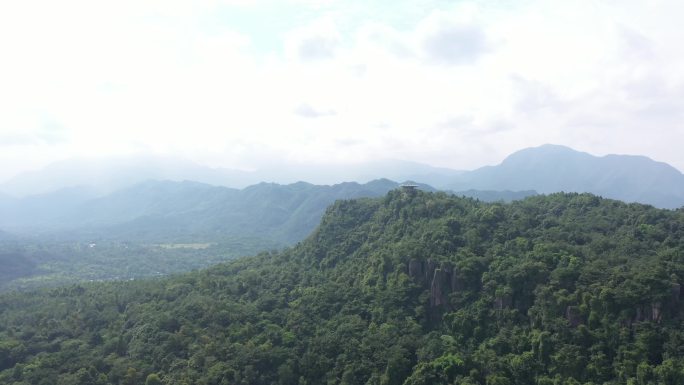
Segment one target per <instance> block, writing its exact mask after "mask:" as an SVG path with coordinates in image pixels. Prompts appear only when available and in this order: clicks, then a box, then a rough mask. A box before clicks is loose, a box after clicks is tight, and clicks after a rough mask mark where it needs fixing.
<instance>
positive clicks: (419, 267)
mask: <svg viewBox="0 0 684 385" xmlns="http://www.w3.org/2000/svg"><path fill="white" fill-rule="evenodd" d="M408 275H409V277H411V278H412V279H413V280H415V281H417V282H424V277H425V276H424V274H423V262H421V261H419V260H416V259H412V260H410V261H409V264H408Z"/></svg>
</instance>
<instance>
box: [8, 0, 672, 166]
mask: <svg viewBox="0 0 684 385" xmlns="http://www.w3.org/2000/svg"><path fill="white" fill-rule="evenodd" d="M279 4H282V3H279ZM289 4H290V5H288V6H289V7H295V8H292V9H293V13H295V14H297V15H298V17H299V15H301V20H302V23H303V24H301V25H298V26H297V27H296V28H290V30H289V32H285V33H279V32H273V31H276V30H278V29H277V28H275V27H277V26H275V27H274V29H273V31H271V30H268V31H270V32H268V33H269V35H268V36H261V35H259V36H257V35H255V32H254V31H252V30H245V29H244V28H242V27H241V26H240V25H239V23H237V24H235V23H233V24H231V23H228V22H222V19H221V18H220V17H218V16H216V15H218V14H219V13H220V11H222V12H225V11H226V9H228V11H231V10H232V11H235V12H237V11H238V10H239V11H240V12H243V13H244V15H246V16H245V17H252V18H253V20H254V22H258V21H259V20H260V15H261V13H260V12H268V10H269V9H271V8H272V7H275V5H276V3H274V2H269V1H248V0H245V1H220V0H206V1H200V2H190V1H179V0H177V1H164V2H161V1H153V2H144V3H141V2H133V1H122V2H115V3H112V2H99V1H66V2H59V3H55V2H48V1H27V2H5V3H2V4H1V5H0V50H2V52H3V61H2V62H0V146H2V149H3V150H2V153H3V154H2V158H0V160H2V161H3V164H4V165H9V164H12V165H17V164H25V165H31V167H33V166H34V165H36V164H38V163H40V162H47V161H49V160H52V159H57V158H63V157H68V156H77V155H84V154H86V155H93V154H95V155H96V154H116V153H127V152H135V151H141V150H144V151H157V152H169V153H182V154H184V155H186V156H189V157H192V158H195V159H199V160H206V161H210V162H212V163H213V164H215V165H219V164H220V165H224V166H237V167H247V168H249V167H253V166H254V165H255V164H259V163H263V162H266V161H268V160H266V159H272V158H274V157H277V158H281V159H290V160H296V161H316V162H326V161H334V162H345V161H359V160H364V159H374V158H376V159H377V158H406V159H410V160H415V161H423V162H428V163H432V164H436V165H440V166H448V167H453V168H472V167H476V166H479V165H482V164H484V163H495V162H497V161H499V160H501V159H502V158H503V157H504V156H505V155H506V154H508V153H510V152H512V151H514V150H517V149H519V148H522V147H527V146H532V145H538V144H542V143H546V142H553V143H560V144H566V145H570V146H573V147H576V148H578V149H581V150H585V151H590V152H594V153H599V154H600V153H608V152H620V153H640V154H645V155H650V156H652V157H655V158H657V159H659V160H663V161H668V162H671V163H673V164H675V165H676V166H678V167H679V168H680V169H684V160H682V159H681V156H680V150H679V148H678V147H679V146H678V143H681V142H682V139H684V132H683V131H682V130H683V128H682V126H681V125H680V122H681V121H682V113H681V112H680V111H684V109H683V108H682V107H683V103H684V91H683V90H684V86H683V85H684V73H682V71H681V68H682V65H683V64H684V63H683V62H684V53H682V52H681V50H680V49H679V48H678V44H679V43H680V42H681V41H682V38H684V36H683V35H684V29H683V28H681V27H679V20H677V17H676V16H675V15H676V14H677V10H684V9H682V8H684V5H679V3H676V2H674V0H672V1H653V2H648V4H646V5H644V4H643V3H642V2H638V1H636V0H633V1H632V0H629V1H624V2H609V1H603V2H593V1H588V0H586V1H585V0H581V1H578V2H545V1H541V0H539V1H527V2H520V3H516V5H511V6H508V7H502V6H501V5H498V6H494V5H491V4H489V5H486V4H484V3H482V2H461V3H458V4H457V5H454V6H452V7H446V8H445V7H434V9H431V10H428V11H426V12H425V14H424V15H423V16H422V17H420V18H419V19H418V20H412V19H411V18H410V17H408V16H411V15H412V14H413V13H415V12H414V11H415V8H414V6H412V5H408V4H404V3H401V2H398V3H396V4H394V5H393V6H392V7H387V9H385V11H386V15H387V18H386V19H383V17H384V15H385V13H382V12H378V10H377V9H373V10H371V9H368V10H367V14H366V17H358V16H359V15H360V14H362V12H361V11H362V10H363V9H362V8H363V7H362V6H360V5H358V4H357V5H354V6H353V7H352V6H348V9H347V8H345V5H344V4H342V3H341V2H328V3H326V4H321V3H311V2H307V1H303V2H297V1H293V2H290V3H289ZM422 6H423V8H425V9H428V6H427V5H425V4H422ZM296 7H301V8H296ZM273 9H275V8H273ZM300 11H301V12H300ZM250 12H252V13H250ZM401 12H405V13H406V14H407V15H408V16H407V17H404V18H402V17H398V16H397V15H398V14H400V13H401ZM409 14H411V15H409ZM241 15H242V14H241ZM208 20H210V21H208ZM269 20H270V19H269ZM297 20H299V19H297ZM396 20H401V22H396ZM407 20H409V21H407ZM286 21H291V20H283V23H285V22H286ZM207 23H211V25H210V26H208V25H207ZM264 30H267V29H264ZM264 33H265V32H264ZM265 38H267V39H269V41H271V42H275V43H274V44H272V46H273V47H279V49H274V48H267V49H264V48H259V47H258V46H257V45H256V44H255V41H263V39H265ZM46 117H49V119H47V118H46ZM312 117H324V118H321V119H311V118H312ZM46 121H47V122H49V124H52V125H54V126H58V127H60V129H59V130H58V134H54V135H55V136H54V137H52V138H50V135H52V134H51V132H52V131H49V130H48V131H45V129H44V126H45V122H46ZM27 167H28V166H27ZM5 168H6V170H3V172H0V176H1V175H2V174H9V173H10V171H7V170H8V169H10V168H12V169H13V170H14V169H15V168H16V169H17V170H18V169H19V167H17V166H11V167H10V166H6V167H5Z"/></svg>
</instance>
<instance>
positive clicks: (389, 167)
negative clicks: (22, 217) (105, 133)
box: [0, 156, 462, 201]
mask: <svg viewBox="0 0 684 385" xmlns="http://www.w3.org/2000/svg"><path fill="white" fill-rule="evenodd" d="M461 173H462V171H457V170H451V169H447V168H439V167H432V166H428V165H425V164H421V163H415V162H407V161H395V160H384V161H377V162H367V163H361V164H352V165H326V166H317V165H291V164H278V165H271V166H269V167H265V168H263V169H260V170H254V171H243V170H232V169H226V168H211V167H206V166H202V165H200V164H197V163H194V162H191V161H188V160H183V159H178V158H172V157H163V156H137V157H129V158H112V159H72V160H65V161H61V162H56V163H53V164H51V165H49V166H47V167H45V168H44V169H41V170H37V171H31V172H26V173H23V174H19V175H17V176H15V177H13V178H12V179H10V180H8V181H6V182H4V183H2V184H0V201H2V200H3V197H2V194H4V195H5V199H7V195H9V196H14V197H23V196H28V195H36V194H45V193H50V192H54V191H57V190H61V189H65V188H75V187H78V188H80V189H81V190H82V192H83V193H87V194H90V195H92V196H97V195H100V196H101V195H106V194H108V193H112V192H114V191H117V190H120V189H122V188H126V187H130V186H132V185H135V184H138V183H140V182H144V181H147V180H170V181H184V180H190V181H195V182H201V183H206V184H210V185H215V186H225V187H232V188H244V187H247V186H251V185H254V184H258V183H261V182H271V183H278V184H291V183H295V182H299V181H307V182H309V183H312V184H320V185H331V184H337V183H342V182H348V181H354V182H358V183H366V182H370V181H372V180H376V179H382V178H386V179H391V180H398V181H405V180H419V181H420V182H422V183H426V184H430V185H435V186H438V187H442V184H443V182H446V181H449V180H451V178H453V177H455V176H457V175H459V174H461Z"/></svg>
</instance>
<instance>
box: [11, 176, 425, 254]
mask: <svg viewBox="0 0 684 385" xmlns="http://www.w3.org/2000/svg"><path fill="white" fill-rule="evenodd" d="M397 186H398V184H397V183H396V182H392V181H389V180H387V179H383V180H377V181H372V182H369V183H366V184H359V183H355V182H350V183H341V184H337V185H333V186H316V185H312V184H310V183H305V182H298V183H294V184H290V185H278V184H273V183H260V184H257V185H253V186H250V187H247V188H245V189H242V190H237V189H231V188H227V187H221V186H212V185H208V184H203V183H198V182H189V181H184V182H174V181H147V182H143V183H140V184H137V185H135V186H132V187H129V188H126V189H123V190H119V191H117V192H115V193H112V194H109V195H106V196H103V197H96V198H89V197H88V196H87V195H80V190H79V189H67V190H60V191H58V192H55V193H53V194H44V195H40V196H32V197H27V198H23V199H19V200H17V201H16V203H15V204H14V205H11V206H9V207H7V206H6V207H2V208H0V226H2V227H3V228H4V229H12V230H14V231H17V232H19V233H22V232H26V231H29V232H33V231H35V230H36V229H38V230H40V231H43V232H46V231H47V232H55V231H57V232H59V231H76V232H79V233H83V234H92V236H95V237H114V238H117V237H121V238H131V237H132V238H140V237H142V238H150V239H159V238H187V237H200V238H201V237H204V238H206V237H209V238H211V237H215V236H220V235H231V236H244V237H262V238H268V239H272V240H277V241H279V242H283V243H291V242H295V241H298V240H300V239H303V238H304V237H305V236H306V235H307V234H308V233H309V232H310V231H311V230H313V228H314V227H315V225H316V224H317V223H318V221H319V220H320V217H321V216H322V215H323V212H324V210H325V208H326V207H327V206H328V205H330V204H331V203H332V202H334V201H335V200H338V199H351V198H358V197H376V196H380V195H384V194H386V193H387V192H388V191H389V190H392V189H394V188H396V187H397ZM425 189H428V190H430V189H431V188H429V187H427V186H425Z"/></svg>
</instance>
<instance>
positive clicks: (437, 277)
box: [430, 268, 450, 307]
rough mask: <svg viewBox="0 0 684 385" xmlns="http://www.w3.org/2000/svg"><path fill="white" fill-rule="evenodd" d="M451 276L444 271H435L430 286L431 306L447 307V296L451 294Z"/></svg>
mask: <svg viewBox="0 0 684 385" xmlns="http://www.w3.org/2000/svg"><path fill="white" fill-rule="evenodd" d="M449 281H450V274H449V273H447V272H446V271H445V270H444V269H441V268H440V269H435V273H434V276H433V278H432V284H431V285H430V306H432V307H437V306H441V305H447V304H448V300H447V295H448V294H449V291H450V290H449Z"/></svg>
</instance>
